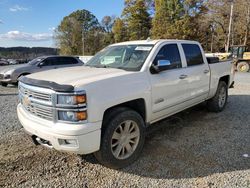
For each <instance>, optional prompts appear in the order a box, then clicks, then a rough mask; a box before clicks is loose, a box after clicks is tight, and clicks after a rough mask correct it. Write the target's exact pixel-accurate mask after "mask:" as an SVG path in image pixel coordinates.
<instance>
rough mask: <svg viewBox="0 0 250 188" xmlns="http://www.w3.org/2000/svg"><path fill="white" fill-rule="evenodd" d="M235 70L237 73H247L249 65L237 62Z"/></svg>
mask: <svg viewBox="0 0 250 188" xmlns="http://www.w3.org/2000/svg"><path fill="white" fill-rule="evenodd" d="M237 70H238V71H239V72H248V71H249V64H248V63H247V62H245V61H242V62H239V63H238V65H237Z"/></svg>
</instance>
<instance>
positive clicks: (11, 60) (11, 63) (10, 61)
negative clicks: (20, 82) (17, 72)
mask: <svg viewBox="0 0 250 188" xmlns="http://www.w3.org/2000/svg"><path fill="white" fill-rule="evenodd" d="M8 62H9V64H10V65H16V64H18V61H17V60H15V59H8Z"/></svg>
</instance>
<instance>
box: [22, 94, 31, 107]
mask: <svg viewBox="0 0 250 188" xmlns="http://www.w3.org/2000/svg"><path fill="white" fill-rule="evenodd" d="M23 104H24V105H25V106H29V105H30V99H29V97H28V96H25V97H24V98H23Z"/></svg>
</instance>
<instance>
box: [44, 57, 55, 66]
mask: <svg viewBox="0 0 250 188" xmlns="http://www.w3.org/2000/svg"><path fill="white" fill-rule="evenodd" d="M53 62H54V58H53V57H48V58H46V59H44V60H43V66H51V65H53Z"/></svg>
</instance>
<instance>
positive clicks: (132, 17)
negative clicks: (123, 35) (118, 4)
mask: <svg viewBox="0 0 250 188" xmlns="http://www.w3.org/2000/svg"><path fill="white" fill-rule="evenodd" d="M122 16H123V18H124V21H125V24H126V26H127V31H128V37H129V40H140V39H147V38H148V37H149V33H150V29H151V18H150V15H149V13H148V11H147V6H146V3H145V0H125V8H124V10H123V13H122Z"/></svg>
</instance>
